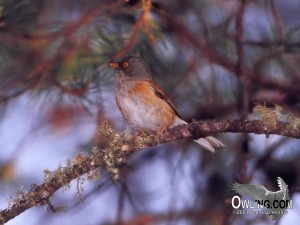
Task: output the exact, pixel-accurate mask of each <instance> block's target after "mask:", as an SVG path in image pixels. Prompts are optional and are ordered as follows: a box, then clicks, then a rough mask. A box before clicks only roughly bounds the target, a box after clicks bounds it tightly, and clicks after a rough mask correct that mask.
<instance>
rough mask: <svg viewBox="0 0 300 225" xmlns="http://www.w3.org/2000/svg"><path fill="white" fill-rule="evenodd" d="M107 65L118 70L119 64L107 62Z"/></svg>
mask: <svg viewBox="0 0 300 225" xmlns="http://www.w3.org/2000/svg"><path fill="white" fill-rule="evenodd" d="M109 65H110V66H111V67H113V68H115V69H119V68H120V66H119V63H118V62H109Z"/></svg>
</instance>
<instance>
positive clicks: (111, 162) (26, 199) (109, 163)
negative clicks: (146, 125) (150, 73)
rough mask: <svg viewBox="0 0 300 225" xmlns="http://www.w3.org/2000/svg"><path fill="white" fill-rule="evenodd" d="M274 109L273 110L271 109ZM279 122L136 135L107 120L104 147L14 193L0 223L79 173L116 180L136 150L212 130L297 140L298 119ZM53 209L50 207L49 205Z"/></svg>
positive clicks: (44, 200)
mask: <svg viewBox="0 0 300 225" xmlns="http://www.w3.org/2000/svg"><path fill="white" fill-rule="evenodd" d="M274 112H276V111H274ZM288 120H291V121H289V122H282V121H277V120H273V119H272V117H270V118H269V119H268V117H267V116H265V117H264V116H263V119H262V120H253V121H249V120H242V121H241V120H210V121H195V122H192V123H191V124H186V125H180V126H177V127H174V128H171V129H168V130H166V131H165V132H163V133H158V134H153V135H146V134H141V135H138V136H134V137H132V136H129V135H128V134H120V133H118V132H117V131H115V130H114V129H113V128H111V126H109V124H108V123H107V122H105V123H103V124H102V125H101V126H100V128H99V135H101V136H105V137H106V138H108V144H107V146H106V147H105V148H103V149H99V148H98V147H94V148H93V149H92V154H91V155H90V156H88V157H84V156H81V155H78V156H77V157H76V158H75V159H74V160H70V161H68V162H67V165H66V166H64V167H62V166H59V167H58V169H57V170H55V171H51V172H50V171H46V172H45V179H44V183H43V184H41V185H32V188H31V190H30V191H29V192H26V193H25V192H21V193H18V195H17V197H16V198H14V199H13V201H12V202H11V203H10V207H9V208H7V209H4V210H2V211H0V222H1V219H2V220H3V222H4V223H5V222H7V221H9V220H11V219H12V218H14V217H16V216H18V215H20V214H21V213H22V212H24V211H25V210H27V209H29V208H31V207H33V206H36V205H48V206H49V205H50V206H51V202H50V198H51V197H52V195H53V194H54V193H55V192H56V191H57V190H58V189H60V188H62V187H66V186H67V187H68V185H69V183H70V182H71V181H72V180H74V179H79V178H80V177H81V176H82V175H85V174H88V176H87V177H90V178H93V177H96V175H95V174H97V172H95V171H98V168H99V167H106V169H107V170H108V171H109V172H110V173H111V174H112V175H113V177H114V178H116V179H117V177H118V174H119V170H118V165H120V164H123V163H126V161H127V159H128V157H129V156H130V155H131V154H132V153H134V152H136V151H139V150H142V149H145V148H147V147H150V146H155V145H158V144H162V143H165V142H170V141H174V140H178V139H182V138H189V137H190V138H198V137H204V136H207V135H210V134H214V133H226V132H232V133H255V134H266V135H270V134H277V135H282V136H287V137H292V138H298V139H300V122H299V119H298V118H295V117H291V116H290V117H289V118H286V121H288ZM51 208H53V207H51Z"/></svg>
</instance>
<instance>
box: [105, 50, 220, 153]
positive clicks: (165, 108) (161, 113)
mask: <svg viewBox="0 0 300 225" xmlns="http://www.w3.org/2000/svg"><path fill="white" fill-rule="evenodd" d="M109 65H110V66H111V67H113V68H114V69H115V70H116V74H117V81H116V84H115V99H116V103H117V106H118V108H119V110H120V112H121V113H122V115H123V117H124V118H125V120H126V122H127V123H128V124H129V126H130V127H132V128H133V129H134V130H135V131H137V132H139V133H141V132H146V133H148V134H150V133H155V132H160V131H164V130H166V129H167V128H171V127H174V126H176V125H181V124H187V122H186V121H184V120H183V119H182V117H181V116H180V114H179V112H178V111H177V109H176V107H175V105H174V104H173V102H172V101H171V99H170V97H169V96H168V95H167V94H166V92H165V91H164V90H163V89H162V88H161V87H160V86H159V85H158V84H157V83H156V82H155V81H154V80H153V78H152V76H151V74H150V72H149V70H148V68H147V67H146V65H145V62H144V60H143V59H142V58H140V57H137V56H130V55H128V56H125V57H123V58H122V59H120V60H119V61H115V60H114V61H110V62H109ZM195 142H197V143H198V144H199V145H200V146H202V147H203V148H204V149H206V150H208V151H210V152H213V153H214V152H215V149H220V148H224V147H225V145H224V144H223V143H222V142H221V141H219V140H218V139H216V138H214V137H211V136H207V137H204V138H199V139H197V140H195Z"/></svg>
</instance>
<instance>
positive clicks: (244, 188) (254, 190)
mask: <svg viewBox="0 0 300 225" xmlns="http://www.w3.org/2000/svg"><path fill="white" fill-rule="evenodd" d="M232 190H234V191H236V192H237V193H239V194H241V195H243V196H247V197H250V198H253V199H254V200H264V199H265V198H266V197H265V195H266V193H267V191H268V190H267V189H266V188H265V187H264V186H262V185H253V184H238V183H234V184H233V185H232Z"/></svg>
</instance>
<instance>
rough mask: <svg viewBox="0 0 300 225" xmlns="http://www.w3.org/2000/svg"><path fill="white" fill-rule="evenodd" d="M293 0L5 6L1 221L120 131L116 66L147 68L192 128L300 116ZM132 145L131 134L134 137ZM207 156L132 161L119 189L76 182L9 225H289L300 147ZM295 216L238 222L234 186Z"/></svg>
mask: <svg viewBox="0 0 300 225" xmlns="http://www.w3.org/2000/svg"><path fill="white" fill-rule="evenodd" d="M299 11H300V2H299V0H289V1H286V0H198V1H193V0H178V1H172V0H165V1H159V0H157V1H154V0H153V1H149V0H148V1H141V0H120V1H105V0H60V1H57V0H0V62H1V63H0V208H1V209H5V208H7V207H8V204H9V202H10V198H11V197H14V196H16V193H17V192H18V190H20V189H21V190H27V191H28V190H30V188H31V186H32V185H33V184H40V183H42V182H43V177H44V174H43V171H44V170H46V169H47V170H55V169H56V168H57V167H58V166H59V165H65V164H66V161H67V160H68V159H73V158H74V157H75V156H76V154H77V153H81V154H83V155H89V154H91V148H92V146H93V145H94V144H95V137H96V134H97V126H98V125H99V124H100V123H101V122H102V121H104V120H108V121H110V123H111V124H112V125H113V126H114V127H115V128H116V129H117V130H119V131H120V132H124V131H126V130H128V129H129V128H128V127H127V125H126V123H125V122H124V120H123V118H122V116H121V114H120V112H119V111H118V109H117V106H116V104H115V99H114V82H115V75H114V70H113V69H112V68H109V66H108V65H107V62H108V61H109V60H110V59H112V58H113V57H114V58H119V57H122V56H124V55H125V54H131V55H137V56H141V57H142V58H144V60H145V62H146V64H147V66H148V68H149V70H150V71H151V73H152V74H153V77H154V79H155V80H156V81H157V82H158V83H159V84H160V85H161V86H162V87H163V88H164V89H165V90H166V91H167V92H168V94H169V95H170V96H171V98H172V100H173V101H174V103H175V105H176V106H177V108H178V111H179V112H180V113H181V114H182V116H183V118H185V119H186V120H187V121H189V122H191V121H193V120H205V119H245V118H248V117H249V116H253V114H252V113H253V108H254V106H255V105H256V104H262V105H265V106H267V107H271V108H274V107H275V105H276V104H278V105H280V106H281V107H282V108H283V113H285V114H288V113H293V114H294V115H297V116H299V115H300V74H299V71H300V63H299V62H300V14H299ZM132 133H134V132H132ZM217 136H218V138H220V140H222V141H223V142H224V143H225V144H226V146H227V147H226V149H224V150H220V151H218V152H217V153H216V154H211V153H209V152H207V151H204V150H203V149H201V148H200V147H199V146H197V145H196V144H194V143H193V142H192V141H191V140H180V141H176V142H174V143H168V144H163V145H160V146H157V147H154V148H150V149H146V150H143V151H141V152H139V153H136V154H134V155H133V156H131V158H130V161H129V162H128V164H127V165H126V166H125V167H124V168H122V174H121V180H120V181H119V182H114V181H113V180H112V179H111V177H110V175H108V174H107V173H106V172H105V171H104V170H102V172H101V178H100V179H99V180H94V181H91V182H88V181H86V182H84V184H83V186H82V187H83V189H84V190H83V192H82V193H81V196H78V194H77V183H76V182H72V183H71V189H70V190H67V191H61V190H60V191H58V192H57V193H56V194H55V195H54V197H53V198H52V199H51V201H52V204H53V205H54V206H55V207H56V208H57V209H58V211H59V212H58V213H55V214H54V213H52V212H51V211H49V210H47V208H45V207H43V206H42V207H41V206H40V207H34V208H31V209H29V210H27V211H26V212H24V213H22V214H21V215H19V216H18V217H16V218H14V219H12V220H11V221H9V222H8V223H7V224H9V225H19V224H24V221H26V224H31V225H39V224H44V225H47V224H73V225H77V224H78V225H79V224H80V225H82V224H86V225H96V224H97V225H98V224H99V225H100V224H101V225H102V224H103V225H104V224H111V225H113V224H136V225H150V224H168V225H171V224H172V225H173V224H174V225H188V224H193V225H194V224H290V225H293V224H298V221H299V220H300V213H299V212H300V193H299V192H300V177H299V172H300V166H299V165H300V142H299V140H296V139H291V138H287V137H281V136H277V135H270V136H268V137H266V135H254V134H246V135H243V134H230V133H226V134H220V135H217ZM278 176H280V177H282V178H283V180H284V181H285V182H286V183H287V184H288V185H289V194H290V197H291V198H292V199H293V209H290V210H288V213H287V215H284V216H283V217H282V218H281V219H280V220H278V221H276V222H274V221H271V220H270V219H269V218H267V217H266V216H264V215H255V216H253V215H247V216H242V215H233V214H232V206H231V198H232V197H233V196H234V195H236V194H235V193H234V192H233V191H232V190H231V184H232V183H233V182H239V183H253V184H262V185H264V186H266V187H267V189H269V190H272V191H277V190H278V189H279V188H278V186H277V184H276V180H277V177H278Z"/></svg>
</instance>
